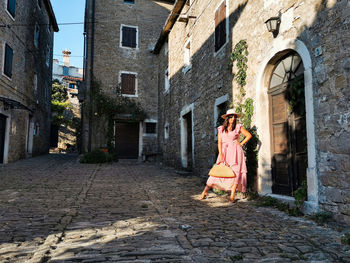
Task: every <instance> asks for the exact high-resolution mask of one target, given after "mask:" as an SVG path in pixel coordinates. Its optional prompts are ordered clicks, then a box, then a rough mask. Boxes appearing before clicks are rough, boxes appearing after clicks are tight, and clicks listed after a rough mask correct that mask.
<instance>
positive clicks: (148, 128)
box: [146, 122, 157, 134]
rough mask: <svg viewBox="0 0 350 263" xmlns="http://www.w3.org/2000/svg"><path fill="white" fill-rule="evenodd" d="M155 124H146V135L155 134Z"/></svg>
mask: <svg viewBox="0 0 350 263" xmlns="http://www.w3.org/2000/svg"><path fill="white" fill-rule="evenodd" d="M156 128H157V123H155V122H146V133H147V134H156V133H157V130H156Z"/></svg>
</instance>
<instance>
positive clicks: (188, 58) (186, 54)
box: [184, 39, 191, 67]
mask: <svg viewBox="0 0 350 263" xmlns="http://www.w3.org/2000/svg"><path fill="white" fill-rule="evenodd" d="M190 65H191V40H190V39H189V40H187V42H186V44H185V49H184V66H185V67H188V66H190Z"/></svg>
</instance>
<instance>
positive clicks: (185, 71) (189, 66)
mask: <svg viewBox="0 0 350 263" xmlns="http://www.w3.org/2000/svg"><path fill="white" fill-rule="evenodd" d="M191 68H192V64H190V65H188V66H184V67H183V68H182V72H183V73H184V74H186V73H187V72H188V71H189V70H190V69H191Z"/></svg>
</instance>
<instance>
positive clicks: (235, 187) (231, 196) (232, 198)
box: [229, 184, 238, 203]
mask: <svg viewBox="0 0 350 263" xmlns="http://www.w3.org/2000/svg"><path fill="white" fill-rule="evenodd" d="M237 185H238V184H234V185H233V186H232V189H231V195H230V200H229V202H230V203H233V202H234V201H235V194H236V189H237Z"/></svg>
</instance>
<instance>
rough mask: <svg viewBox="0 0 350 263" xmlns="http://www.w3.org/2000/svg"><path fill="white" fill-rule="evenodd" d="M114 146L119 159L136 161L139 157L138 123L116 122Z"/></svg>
mask: <svg viewBox="0 0 350 263" xmlns="http://www.w3.org/2000/svg"><path fill="white" fill-rule="evenodd" d="M115 146H116V151H117V156H118V158H119V159H137V158H138V156H139V123H138V122H117V123H116V125H115Z"/></svg>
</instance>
